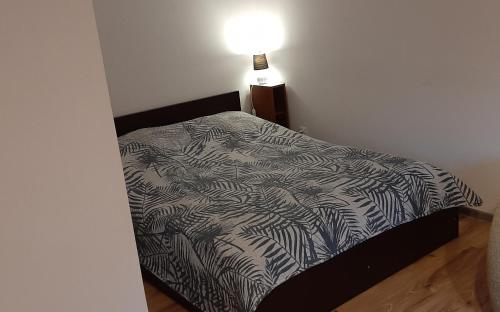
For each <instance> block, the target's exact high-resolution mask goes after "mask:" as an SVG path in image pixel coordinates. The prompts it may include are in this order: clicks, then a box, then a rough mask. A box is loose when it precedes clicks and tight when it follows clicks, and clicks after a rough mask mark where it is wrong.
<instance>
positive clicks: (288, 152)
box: [119, 112, 481, 311]
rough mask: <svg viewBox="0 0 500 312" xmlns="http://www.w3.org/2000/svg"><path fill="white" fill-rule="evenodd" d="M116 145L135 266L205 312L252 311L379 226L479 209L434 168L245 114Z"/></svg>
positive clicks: (135, 136) (137, 135) (149, 132)
mask: <svg viewBox="0 0 500 312" xmlns="http://www.w3.org/2000/svg"><path fill="white" fill-rule="evenodd" d="M119 142H120V151H121V154H122V161H123V168H124V172H125V178H126V182H127V190H128V196H129V202H130V207H131V212H132V218H133V224H134V230H135V235H136V240H137V247H138V251H139V257H140V262H141V264H142V265H143V266H144V267H145V268H146V269H147V270H149V271H150V272H152V273H153V274H155V275H156V276H157V277H158V278H159V279H161V280H162V281H164V282H165V283H166V284H167V285H168V286H169V287H170V288H172V289H174V290H175V291H177V292H178V293H179V294H181V295H182V296H184V297H185V298H186V299H187V300H188V301H190V302H191V303H192V304H194V305H195V306H197V307H199V308H200V309H202V310H204V311H253V310H255V309H256V307H257V305H258V304H259V302H260V301H261V300H262V299H263V297H264V296H265V295H266V294H268V293H269V292H270V291H271V290H272V289H273V288H275V287H276V286H277V285H279V284H280V283H282V282H284V281H286V280H287V279H289V278H290V277H292V276H294V275H296V274H299V273H300V272H302V271H304V270H306V269H308V268H310V267H312V266H314V265H317V264H319V263H322V262H325V261H327V260H328V259H330V258H332V257H334V256H335V255H337V254H339V253H341V252H343V251H345V250H346V249H348V248H350V247H352V246H354V245H356V244H358V243H360V242H362V241H364V240H367V239H369V238H371V237H373V236H375V235H377V234H379V233H381V232H383V231H385V230H388V229H390V228H393V227H395V226H397V225H399V224H402V223H405V222H409V221H411V220H414V219H416V218H419V217H422V216H425V215H428V214H431V213H432V212H435V211H438V210H440V209H445V208H448V207H455V206H475V205H479V204H480V203H481V200H480V198H479V197H478V196H477V195H476V194H475V193H473V192H472V191H471V190H470V189H469V188H468V187H467V186H466V185H465V184H463V183H462V182H461V181H460V180H458V179H457V178H455V177H454V176H453V175H451V174H449V173H448V172H445V171H443V170H441V169H439V168H436V167H434V166H432V165H428V164H425V163H422V162H418V161H413V160H409V159H405V158H401V157H397V156H393V155H387V154H380V153H375V152H372V151H368V150H363V149H359V148H353V147H346V146H337V145H332V144H329V143H325V142H322V141H319V140H315V139H312V138H310V137H307V136H304V135H302V134H299V133H296V132H293V131H290V130H288V129H285V128H283V127H280V126H277V125H275V124H273V123H270V122H267V121H264V120H262V119H259V118H256V117H253V116H251V115H249V114H246V113H242V112H227V113H221V114H217V115H213V116H207V117H203V118H198V119H194V120H191V121H188V122H183V123H179V124H175V125H169V126H165V127H158V128H150V129H142V130H138V131H135V132H132V133H130V134H128V135H125V136H122V137H120V139H119ZM332 278H333V279H334V277H332Z"/></svg>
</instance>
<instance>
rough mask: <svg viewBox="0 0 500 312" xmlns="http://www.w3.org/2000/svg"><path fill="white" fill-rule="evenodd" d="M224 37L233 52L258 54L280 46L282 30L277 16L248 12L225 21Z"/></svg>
mask: <svg viewBox="0 0 500 312" xmlns="http://www.w3.org/2000/svg"><path fill="white" fill-rule="evenodd" d="M225 37H226V41H227V45H228V47H229V49H230V50H231V51H232V52H233V53H236V54H247V55H259V54H264V53H266V52H271V51H275V50H277V49H279V48H281V46H282V45H283V40H284V31H283V25H282V23H281V21H280V19H279V18H278V17H276V16H274V15H272V14H269V13H248V14H243V15H240V16H238V17H236V18H233V19H231V20H229V21H228V22H227V23H226V25H225Z"/></svg>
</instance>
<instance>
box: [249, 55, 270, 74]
mask: <svg viewBox="0 0 500 312" xmlns="http://www.w3.org/2000/svg"><path fill="white" fill-rule="evenodd" d="M268 68H269V65H268V64H267V57H266V55H265V54H259V55H254V56H253V69H254V70H263V69H268Z"/></svg>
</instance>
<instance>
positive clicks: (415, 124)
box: [94, 0, 500, 211]
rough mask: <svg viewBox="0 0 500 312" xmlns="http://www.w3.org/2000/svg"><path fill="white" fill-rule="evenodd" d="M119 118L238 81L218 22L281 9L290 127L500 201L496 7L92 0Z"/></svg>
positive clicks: (242, 64)
mask: <svg viewBox="0 0 500 312" xmlns="http://www.w3.org/2000/svg"><path fill="white" fill-rule="evenodd" d="M94 2H95V4H96V13H97V21H98V26H99V34H100V37H101V42H102V47H103V53H104V58H105V65H106V73H107V78H108V82H109V86H110V92H111V101H112V105H113V110H114V113H115V114H116V115H122V114H127V113H131V112H135V111H139V110H144V109H148V108H152V107H157V106H160V105H164V104H168V103H176V102H179V101H182V100H187V99H192V98H197V97H202V96H207V95H212V94H216V93H219V92H223V91H228V90H232V89H240V90H241V91H242V92H243V99H244V102H245V103H246V102H247V100H246V94H247V85H246V84H245V80H244V76H245V74H246V72H247V71H248V69H249V67H250V57H249V56H240V55H233V54H231V53H230V52H229V51H228V49H227V48H226V45H225V43H224V36H223V25H224V22H225V21H226V20H228V19H229V18H231V17H234V16H235V15H237V14H241V13H244V12H247V11H249V10H250V11H251V10H259V9H260V10H266V11H269V12H271V13H275V14H277V15H279V16H281V18H282V20H283V23H284V26H285V30H286V38H285V44H284V47H283V48H282V49H281V50H279V51H276V52H274V53H271V54H270V57H269V59H270V63H271V64H272V65H275V66H276V67H277V68H278V69H279V70H280V71H281V72H282V74H283V76H284V79H285V81H286V83H287V86H288V94H289V106H290V116H291V123H292V126H293V127H294V128H298V127H299V126H306V127H307V128H308V130H309V134H310V135H312V136H314V137H318V138H321V139H324V140H327V141H330V142H334V143H339V144H349V145H358V146H366V147H368V148H371V149H375V150H378V151H382V152H390V153H395V154H401V155H403V156H408V157H412V158H417V159H421V160H424V161H428V162H432V163H434V164H436V165H439V166H441V167H444V168H446V169H449V170H452V171H453V172H455V173H456V174H458V175H459V176H460V177H462V178H463V179H464V180H465V181H466V182H467V183H469V184H470V185H471V186H472V187H473V188H474V189H476V190H477V191H478V192H479V193H480V194H481V195H482V197H483V198H484V199H485V201H486V203H485V206H484V207H483V208H484V209H486V210H490V211H491V210H493V208H494V207H495V206H496V205H497V204H498V203H499V202H500V122H498V118H499V116H500V87H499V85H500V57H499V56H500V19H499V18H498V12H500V2H499V1H496V0H476V1H471V0H404V1H400V0H379V1H370V0H336V1H332V0H322V1H320V0H313V1H300V0H286V1H285V0H255V1H251V2H250V1H243V0H213V1H202V0H191V1H185V0H170V1H165V0H151V1H147V2H144V1H134V0H94Z"/></svg>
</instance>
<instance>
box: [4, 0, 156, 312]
mask: <svg viewBox="0 0 500 312" xmlns="http://www.w3.org/2000/svg"><path fill="white" fill-rule="evenodd" d="M0 45H1V47H0V103H1V104H0V142H2V147H1V152H0V168H1V170H0V171H1V180H0V211H1V217H0V264H1V265H0V310H1V311H9V312H16V311H23V312H25V311H55V312H58V311H61V312H62V311H65V312H66V311H73V312H75V311H77V312H78V311H82V312H89V311H117V312H118V311H130V312H132V311H133V312H136V311H146V310H147V308H146V303H145V299H144V291H143V288H142V283H141V276H140V271H139V265H138V259H137V253H136V250H135V243H134V238H133V232H132V226H131V219H130V213H129V208H128V203H127V197H126V194H125V186H124V181H123V175H122V170H121V164H120V158H119V153H118V147H117V142H116V139H115V133H114V130H113V123H112V113H111V107H110V103H109V98H108V91H107V88H106V81H105V76H104V67H103V64H102V57H101V53H100V47H99V42H98V38H97V30H96V25H95V19H94V13H93V8H92V2H91V1H90V0H78V1H67V0H45V1H38V0H31V1H30V0H4V1H1V2H0Z"/></svg>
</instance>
